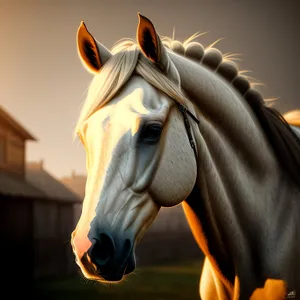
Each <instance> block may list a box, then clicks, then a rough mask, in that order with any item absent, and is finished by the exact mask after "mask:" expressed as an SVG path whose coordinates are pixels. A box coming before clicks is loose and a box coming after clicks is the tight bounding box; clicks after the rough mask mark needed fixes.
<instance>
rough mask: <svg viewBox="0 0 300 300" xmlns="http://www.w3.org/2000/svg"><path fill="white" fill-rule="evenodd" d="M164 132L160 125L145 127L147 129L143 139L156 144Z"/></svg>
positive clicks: (143, 133) (144, 131)
mask: <svg viewBox="0 0 300 300" xmlns="http://www.w3.org/2000/svg"><path fill="white" fill-rule="evenodd" d="M161 132H162V126H161V125H159V124H150V125H148V126H146V127H145V129H144V130H143V132H142V139H143V140H146V141H149V142H154V141H157V140H158V139H159V138H160V135H161Z"/></svg>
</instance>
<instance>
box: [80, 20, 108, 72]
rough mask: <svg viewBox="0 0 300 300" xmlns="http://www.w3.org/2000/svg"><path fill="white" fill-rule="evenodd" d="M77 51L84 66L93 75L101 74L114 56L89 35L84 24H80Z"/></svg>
mask: <svg viewBox="0 0 300 300" xmlns="http://www.w3.org/2000/svg"><path fill="white" fill-rule="evenodd" d="M77 49H78V54H79V57H80V58H81V60H82V63H83V65H84V66H85V67H86V69H87V70H88V71H89V72H91V73H97V72H99V71H100V69H101V67H102V66H103V65H104V64H105V63H106V62H107V61H108V60H109V59H110V58H111V56H112V54H111V52H110V51H109V50H108V49H107V48H106V47H105V46H103V45H102V44H101V43H99V42H98V41H96V40H95V39H94V37H93V36H92V35H91V34H90V33H89V31H88V30H87V28H86V26H85V24H84V22H81V23H80V26H79V28H78V31H77Z"/></svg>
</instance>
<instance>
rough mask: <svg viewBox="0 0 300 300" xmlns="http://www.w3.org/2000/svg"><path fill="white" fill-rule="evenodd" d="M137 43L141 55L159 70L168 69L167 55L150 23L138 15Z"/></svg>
mask: <svg viewBox="0 0 300 300" xmlns="http://www.w3.org/2000/svg"><path fill="white" fill-rule="evenodd" d="M138 17H139V24H138V27H137V33H136V35H137V41H138V43H139V46H140V48H141V50H142V52H143V54H144V55H145V56H146V57H147V58H149V59H150V60H151V61H152V62H153V63H155V64H157V65H158V67H159V68H160V69H161V70H166V69H167V68H168V55H167V52H166V49H165V47H164V46H163V44H162V41H161V39H160V37H159V36H158V34H157V33H156V30H155V28H154V25H153V24H152V22H151V21H150V20H149V19H148V18H146V17H144V16H142V15H141V14H140V13H138Z"/></svg>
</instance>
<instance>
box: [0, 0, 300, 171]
mask: <svg viewBox="0 0 300 300" xmlns="http://www.w3.org/2000/svg"><path fill="white" fill-rule="evenodd" d="M137 12H141V13H142V14H144V15H146V16H147V17H149V18H150V19H151V20H152V21H153V22H154V25H155V26H156V28H157V30H158V32H159V33H160V34H162V35H168V36H170V35H171V34H172V30H173V27H174V26H175V29H176V38H177V39H179V40H183V39H185V38H187V37H189V36H190V35H192V34H193V33H195V32H197V31H202V32H203V31H209V34H207V35H205V36H204V37H202V38H201V39H200V42H202V43H203V44H204V45H205V46H207V45H209V44H210V43H212V42H213V41H215V40H216V39H218V38H221V37H225V40H223V41H221V42H220V43H219V44H218V46H217V48H219V49H220V50H221V51H222V52H234V53H242V54H243V56H242V59H243V61H242V62H240V63H239V64H240V66H241V67H242V68H243V69H250V70H252V71H253V73H252V76H254V77H255V78H257V79H259V80H260V81H262V82H264V83H265V84H266V87H265V88H263V90H262V91H263V94H264V96H266V97H274V96H275V97H280V101H279V102H278V104H277V105H276V107H277V108H278V109H279V110H280V111H281V112H286V111H287V110H291V109H295V108H297V107H298V108H300V99H299V92H298V88H299V86H300V78H299V77H300V76H299V70H300V63H299V61H300V59H299V58H298V57H299V53H300V46H299V44H300V40H299V37H300V34H299V28H300V5H299V1H298V0H294V1H293V0H290V1H287V0H285V1H283V0H277V1H275V0H268V1H264V0H218V1H217V0H214V1H213V0H209V1H208V0H206V1H204V0H198V1H196V0H194V1H192V0H183V1H179V0H151V1H150V0H140V1H137V0H120V1H116V0H109V1H102V0H97V1H96V0H94V1H88V0H84V1H79V0H69V1H68V0H51V1H50V0H48V1H47V0H44V1H42V0H40V1H26V0H19V1H15V0H0V36H1V44H0V45H1V47H0V54H1V55H0V104H1V105H3V106H4V107H5V108H6V109H7V110H8V111H9V112H10V113H11V114H12V115H13V116H14V117H15V118H16V119H17V120H18V121H20V122H21V124H23V125H24V126H25V127H26V128H27V129H28V130H29V131H30V132H31V133H32V134H33V135H34V136H35V137H37V138H38V142H30V143H28V148H27V149H28V151H27V159H28V160H39V159H41V158H44V159H45V166H46V168H47V169H48V170H49V171H50V172H51V173H52V174H54V175H56V176H57V177H61V176H64V175H68V174H70V172H71V170H76V171H77V172H81V173H84V172H85V154H84V151H83V149H82V147H81V146H80V145H79V143H77V142H75V143H73V142H72V131H73V126H74V124H75V123H76V120H77V117H78V113H79V108H80V104H81V102H82V101H83V100H84V97H85V90H86V88H87V86H88V84H89V82H90V80H91V75H90V74H88V73H87V72H86V71H85V70H84V69H83V67H82V65H81V62H80V61H79V59H78V57H77V50H76V32H77V29H78V26H79V24H80V21H81V20H83V21H85V23H86V25H87V27H88V29H89V30H90V32H91V33H92V34H93V35H94V36H95V38H96V39H97V40H99V41H100V42H102V43H103V44H105V45H106V46H107V47H109V48H110V47H111V46H112V45H113V43H114V42H115V41H117V40H119V39H121V38H123V37H135V33H136V26H137V20H138V19H137Z"/></svg>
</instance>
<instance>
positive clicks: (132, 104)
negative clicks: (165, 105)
mask: <svg viewBox="0 0 300 300" xmlns="http://www.w3.org/2000/svg"><path fill="white" fill-rule="evenodd" d="M165 98H166V97H165V96H164V95H163V94H162V93H161V92H160V91H158V90H157V89H156V88H155V87H153V86H152V85H151V84H150V83H148V82H147V81H146V80H145V79H143V78H142V77H140V76H133V77H132V78H131V79H130V80H129V81H128V82H127V84H126V85H125V86H124V88H123V89H122V91H121V92H120V93H119V95H118V96H117V97H116V99H115V101H116V102H118V105H120V106H123V105H124V106H128V108H132V109H134V110H136V111H139V109H142V110H143V109H145V108H150V109H151V108H154V109H155V108H156V107H157V106H160V105H161V104H162V102H164V99H165Z"/></svg>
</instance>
